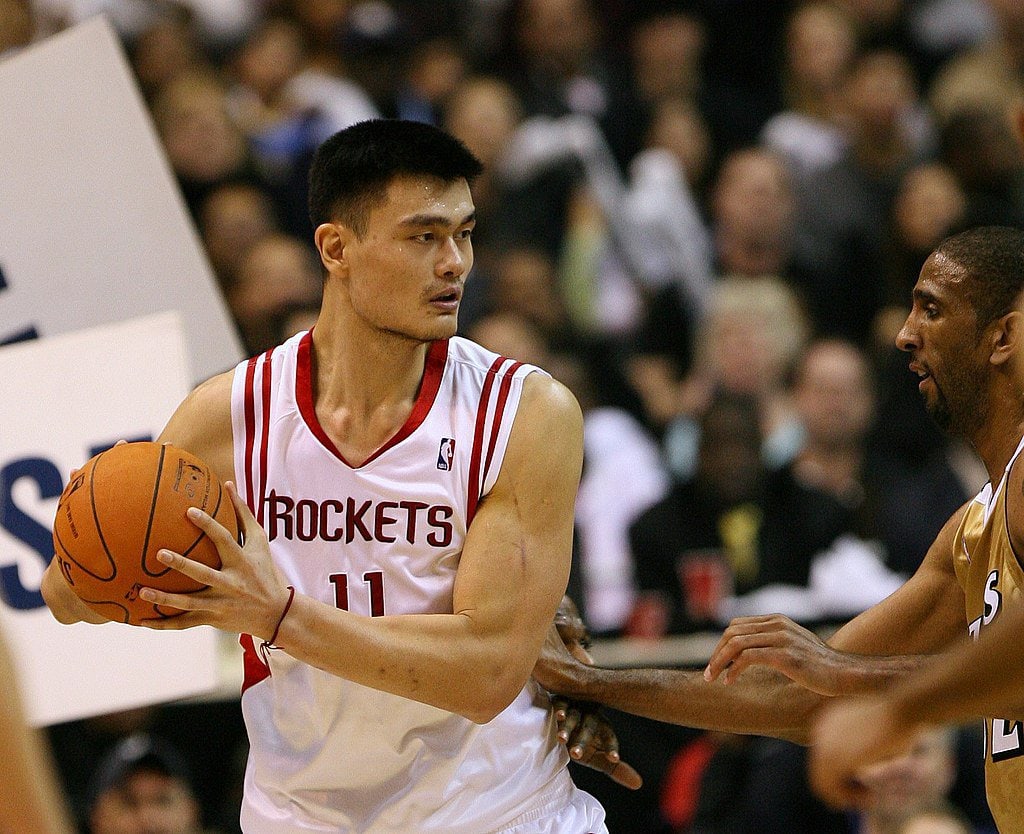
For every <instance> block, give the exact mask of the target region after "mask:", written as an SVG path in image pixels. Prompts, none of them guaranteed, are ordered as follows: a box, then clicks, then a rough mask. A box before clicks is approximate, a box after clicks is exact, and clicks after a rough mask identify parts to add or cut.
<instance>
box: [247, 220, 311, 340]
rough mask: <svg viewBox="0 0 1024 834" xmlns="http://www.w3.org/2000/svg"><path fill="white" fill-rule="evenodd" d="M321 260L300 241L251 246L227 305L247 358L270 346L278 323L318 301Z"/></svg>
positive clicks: (272, 239) (281, 238)
mask: <svg viewBox="0 0 1024 834" xmlns="http://www.w3.org/2000/svg"><path fill="white" fill-rule="evenodd" d="M321 285H322V280H321V277H320V269H319V261H317V260H316V257H315V255H314V254H313V252H312V250H311V249H310V248H309V247H308V246H307V245H306V244H305V243H304V242H303V241H301V240H298V239H296V238H293V237H290V236H288V235H280V234H274V235H268V236H266V237H264V238H263V239H261V240H260V241H259V242H258V243H256V244H254V245H253V246H252V248H251V249H250V250H249V251H248V253H247V254H246V255H245V257H244V258H242V260H241V262H240V263H239V266H238V275H237V280H236V282H235V284H234V285H233V286H232V288H231V289H230V291H229V292H228V306H229V307H230V309H231V312H232V315H233V316H234V318H235V321H236V322H237V324H238V330H239V333H240V334H241V336H242V342H243V344H244V345H245V347H246V350H247V351H248V352H249V354H250V355H252V356H255V355H256V354H259V353H262V352H263V351H265V350H268V349H270V348H272V347H274V346H275V345H276V344H277V343H278V341H279V336H280V333H281V327H282V320H283V318H284V317H285V316H287V315H290V314H291V312H292V310H293V309H294V308H295V306H296V305H302V304H306V303H313V302H316V301H318V300H319V298H320V293H321Z"/></svg>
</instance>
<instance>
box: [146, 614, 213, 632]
mask: <svg viewBox="0 0 1024 834" xmlns="http://www.w3.org/2000/svg"><path fill="white" fill-rule="evenodd" d="M139 625H140V626H143V627H144V628H151V629H154V630H155V631H183V630H184V629H186V628H192V627H193V626H197V625H205V622H204V621H203V620H201V619H199V616H198V615H196V614H179V615H176V616H174V617H150V618H147V619H144V620H139Z"/></svg>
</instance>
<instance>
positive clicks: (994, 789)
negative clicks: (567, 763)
mask: <svg viewBox="0 0 1024 834" xmlns="http://www.w3.org/2000/svg"><path fill="white" fill-rule="evenodd" d="M1022 289H1024V232H1021V231H1018V230H1015V229H1008V228H999V227H987V228H980V229H975V230H971V231H968V232H964V233H962V234H960V235H957V236H954V237H952V238H949V239H947V240H945V241H943V242H942V243H941V244H940V245H939V246H938V247H937V249H936V250H935V251H934V252H933V253H932V254H931V255H930V256H929V257H928V259H927V260H926V261H925V264H924V266H923V268H922V270H921V274H920V277H919V279H918V282H917V285H916V286H915V288H914V295H913V308H912V310H911V312H910V315H909V316H908V318H907V320H906V322H905V324H904V325H903V328H902V330H901V331H900V333H899V336H898V338H897V343H898V345H899V346H900V348H902V349H903V350H905V351H907V352H908V353H909V354H910V368H911V370H912V371H913V372H915V373H916V374H917V375H918V376H919V377H920V383H919V387H920V391H921V394H922V396H923V397H924V401H925V404H926V405H927V407H928V410H929V411H930V413H931V414H932V416H933V417H934V418H935V419H936V421H937V422H938V423H939V424H940V425H941V426H942V427H943V428H945V429H946V430H948V431H949V432H950V433H951V434H955V435H958V436H961V437H964V438H966V439H967V440H968V441H970V442H971V443H972V444H973V446H974V448H975V449H976V451H977V452H978V454H979V455H980V457H981V459H982V461H983V462H984V464H985V467H986V469H987V470H988V474H989V478H990V481H991V485H994V486H991V485H990V486H989V487H986V489H985V490H983V491H982V493H981V494H980V495H979V496H978V497H977V498H976V499H974V500H972V501H970V502H968V503H967V504H965V505H964V506H963V507H962V508H961V509H960V510H958V511H957V512H956V513H955V514H954V515H953V517H952V518H951V519H950V520H949V521H948V522H947V523H946V525H945V526H944V527H943V529H942V530H941V532H940V533H939V535H938V537H937V538H936V540H935V542H934V543H933V544H932V546H931V547H930V548H929V550H928V553H927V555H926V556H925V559H924V561H923V563H922V564H921V567H920V568H919V569H918V571H917V572H916V573H915V574H914V576H913V577H911V578H910V579H909V580H908V581H907V583H906V584H905V585H904V586H903V587H902V588H900V589H899V590H898V591H896V592H895V593H894V594H893V595H892V596H890V597H888V598H887V599H886V600H884V601H883V602H881V603H879V604H878V605H876V606H874V607H873V608H871V609H869V610H868V611H866V612H864V613H863V614H861V615H860V616H858V617H856V618H855V619H854V620H852V621H851V622H850V623H848V624H847V625H846V626H844V627H843V628H842V629H840V630H839V632H837V634H836V635H835V636H834V637H833V638H832V639H831V640H829V641H828V642H827V643H825V642H823V641H821V640H820V639H818V637H816V636H815V635H814V634H812V633H811V632H809V631H807V630H806V629H803V628H801V627H800V626H798V625H796V624H795V623H793V622H792V621H790V620H788V619H787V618H785V617H782V616H780V615H772V616H766V617H746V618H742V619H738V620H734V621H733V622H732V623H731V624H730V625H729V627H728V628H727V629H726V631H725V633H724V634H723V636H722V638H721V640H720V642H719V643H718V646H717V647H716V649H715V651H714V653H713V655H712V658H711V661H710V663H709V664H708V667H707V668H706V669H705V670H704V673H703V674H700V673H697V672H687V671H681V670H662V669H635V670H608V669H596V668H593V667H589V666H586V665H584V664H580V663H578V662H577V661H575V660H573V658H572V657H571V656H570V655H569V654H568V653H567V652H564V651H563V650H562V647H561V646H560V645H559V641H558V640H557V639H552V638H549V639H548V640H547V641H546V643H545V650H544V653H543V655H542V660H541V663H540V664H539V665H538V667H537V669H536V670H535V674H536V675H537V676H538V678H539V679H540V680H541V682H542V683H543V684H544V685H545V686H547V687H548V688H549V689H551V690H553V691H556V692H560V693H564V694H566V695H569V696H571V697H577V698H586V699H589V700H594V701H599V702H601V703H604V704H608V705H609V706H612V707H615V708H617V709H621V710H626V711H629V712H634V713H637V714H640V715H644V716H647V717H649V718H655V719H660V720H663V721H671V722H674V723H678V724H687V725H690V726H695V727H703V728H708V729H716V730H724V731H728V732H736V733H755V734H760V735H775V736H780V737H784V738H789V739H792V740H796V741H804V742H806V741H807V740H808V738H809V728H810V725H811V719H812V717H813V716H814V714H815V712H816V711H817V710H818V708H819V707H821V705H822V704H823V703H825V702H826V701H827V700H828V698H829V697H831V696H835V695H848V694H857V693H872V692H879V691H883V690H885V689H887V688H888V687H890V686H892V685H893V684H895V683H897V682H900V681H903V680H905V679H907V678H908V676H909V675H910V674H911V673H913V672H914V671H915V670H918V669H921V668H923V667H924V666H925V665H927V664H928V662H929V660H930V658H929V657H928V656H927V655H929V654H933V653H935V652H939V651H942V650H943V649H945V648H947V647H948V646H950V645H951V644H953V643H954V641H956V640H957V639H958V638H960V637H961V636H962V635H963V634H965V633H966V632H968V631H969V632H970V633H971V634H977V633H978V632H979V631H980V632H982V633H983V632H984V631H985V630H987V629H989V628H992V627H994V625H993V624H994V623H997V622H999V618H1000V617H1001V616H1002V615H1003V608H1004V606H1007V605H1009V606H1011V607H1012V605H1013V603H1010V600H1012V599H1013V598H1015V597H1017V596H1018V595H1019V594H1020V593H1022V592H1024V569H1022V566H1021V563H1020V561H1019V559H1018V557H1017V554H1021V553H1024V462H1020V461H1018V457H1019V456H1020V454H1021V451H1022V449H1024V439H1022V438H1024V382H1022V377H1021V374H1020V370H1021V368H1020V367H1019V365H1020V363H1021V359H1022V355H1024V314H1022V313H1021V312H1019V311H1018V305H1019V303H1020V301H1021V295H1022ZM965 612H966V616H965ZM1015 613H1016V612H1015ZM1018 616H1019V615H1018ZM1013 620H1014V622H1013V623H1012V626H1013V627H1014V633H1013V635H1012V637H1010V636H1009V635H1008V632H1009V627H1010V626H1011V623H1009V622H1008V623H1007V628H1004V629H1003V633H1004V635H1007V640H1010V641H1011V642H1013V643H1014V644H1017V645H1019V643H1020V630H1019V626H1020V625H1021V623H1022V621H1021V620H1019V619H1017V617H1016V616H1015V617H1013ZM1004 656H1005V655H1004ZM1019 669H1020V667H1019V666H1016V667H1015V669H1014V672H1013V674H1017V675H1019ZM741 673H742V675H741ZM997 703H998V705H999V706H1000V707H1001V708H1002V709H1001V711H999V712H995V713H990V714H995V715H998V716H999V718H995V719H989V720H987V721H986V736H987V741H986V779H987V789H988V797H989V805H990V807H991V809H992V813H993V816H994V817H995V819H996V822H997V824H998V825H999V829H1000V831H1002V832H1003V834H1020V833H1021V832H1024V791H1021V790H1020V787H1021V785H1022V784H1024V781H1022V780H1024V730H1022V726H1024V725H1022V724H1021V723H1019V721H1020V719H1024V709H1022V708H1021V706H1020V705H1021V704H1024V698H1019V697H1018V698H1015V699H1001V700H999V701H998V702H995V701H993V702H992V704H997ZM985 706H989V704H985ZM903 714H904V713H900V714H898V715H897V716H896V718H899V717H902V715H903ZM933 717H935V718H940V717H943V716H942V714H941V710H939V711H937V713H936V714H935V715H934V716H933ZM946 717H948V714H947V716H946ZM893 725H894V721H892V720H889V721H886V723H885V724H884V725H879V727H877V728H872V730H871V731H870V732H871V733H872V735H871V736H870V737H871V738H872V739H874V738H876V736H875V735H874V733H875V732H878V733H879V734H884V733H885V732H886V731H887V730H889V729H892V728H893ZM839 726H841V727H843V728H844V729H846V730H850V729H851V727H853V726H855V727H856V730H855V732H862V731H863V728H864V726H865V722H864V721H859V722H852V721H851V722H846V723H840V724H837V725H826V732H827V731H828V729H829V728H831V729H832V731H833V732H835V731H836V729H837V727H839ZM860 742H861V739H860V738H858V737H857V736H856V735H853V736H851V734H850V733H849V732H842V733H841V734H837V735H834V737H830V738H829V741H828V744H829V750H830V751H835V750H836V749H837V748H839V747H842V746H844V745H852V746H853V749H854V750H856V749H858V748H857V745H858V744H859V743H860ZM571 743H576V744H581V743H586V739H579V738H577V739H575V740H574V741H573V742H571ZM849 772H850V771H849V769H848V768H845V767H844V768H843V770H842V775H848V773H849Z"/></svg>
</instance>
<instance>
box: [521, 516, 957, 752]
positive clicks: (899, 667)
mask: <svg viewBox="0 0 1024 834" xmlns="http://www.w3.org/2000/svg"><path fill="white" fill-rule="evenodd" d="M962 515H963V509H961V510H960V511H958V512H957V513H955V514H954V516H953V517H952V518H951V519H950V520H949V521H948V522H947V523H946V525H945V527H943V529H942V531H941V532H940V533H939V536H938V537H937V538H936V540H935V542H934V543H933V544H932V546H931V547H930V548H929V550H928V554H927V556H926V557H925V560H924V562H923V563H922V565H921V567H920V568H919V569H918V571H917V572H916V573H915V574H914V576H913V577H911V578H910V580H908V581H907V582H906V583H905V584H904V585H903V587H902V588H900V589H899V590H898V591H896V593H894V594H892V595H891V596H890V597H888V598H887V599H885V600H883V601H882V602H880V603H879V604H878V605H876V606H874V607H873V608H871V609H869V610H868V611H865V612H864V613H863V614H861V615H860V616H858V617H856V618H855V619H854V620H852V621H850V622H849V623H848V624H847V625H846V626H844V627H843V628H842V629H840V630H839V631H838V632H837V633H836V634H835V635H834V637H833V638H832V639H831V640H829V641H828V642H827V643H826V642H823V641H822V640H820V639H819V638H818V637H816V636H815V635H813V634H812V633H811V632H808V631H807V630H806V629H802V628H801V627H800V626H797V625H796V624H795V623H792V622H791V621H789V620H786V619H785V618H781V617H773V618H763V619H765V620H768V619H770V620H771V622H770V624H768V625H765V624H764V623H762V624H761V625H759V626H757V627H755V628H753V629H751V628H749V627H748V626H750V625H751V623H750V622H748V621H749V620H757V619H762V618H744V620H743V621H741V622H740V623H739V627H737V628H734V626H736V625H737V623H735V622H734V623H733V624H732V625H730V627H729V629H727V630H726V632H725V634H724V635H723V638H722V641H721V642H720V644H719V646H718V648H717V649H716V651H715V653H714V655H713V657H712V661H711V664H709V669H708V670H706V671H705V672H704V673H703V674H702V673H700V672H695V671H687V670H679V669H601V668H597V667H592V666H585V665H584V664H582V663H579V662H578V661H576V660H575V659H574V658H572V657H571V656H570V655H569V654H568V653H567V652H565V651H564V650H563V649H562V647H561V645H560V644H559V641H557V640H553V639H551V638H550V637H549V639H548V641H547V642H546V643H545V647H544V651H543V653H542V655H541V660H540V662H539V663H538V666H537V669H536V670H535V675H536V677H537V679H538V680H539V681H540V682H541V683H542V684H543V685H544V686H545V687H546V688H547V689H549V690H551V691H553V692H559V693H562V694H565V695H568V696H570V697H573V698H581V699H586V700H592V701H598V702H600V703H603V704H606V705H607V706H610V707H613V708H615V709H619V710H622V711H624V712H630V713H634V714H637V715H642V716H644V717H647V718H653V719H656V720H659V721H666V722H670V723H673V724H682V725H686V726H690V727H698V728H702V729H709V730H720V731H725V732H732V733H749V734H756V735H769V736H777V737H780V738H787V739H790V740H793V741H798V742H802V743H806V742H807V740H808V737H809V726H810V720H811V718H812V716H813V715H814V713H815V712H816V711H817V709H818V708H819V707H820V706H821V704H823V703H824V702H825V701H826V700H827V699H828V697H829V695H832V694H852V693H855V692H870V691H874V690H877V689H879V688H881V687H882V686H884V685H886V684H887V683H888V682H892V681H894V680H896V679H901V678H902V677H904V676H905V675H907V674H909V672H911V671H913V670H914V669H917V668H919V667H920V666H921V665H922V664H923V663H924V662H925V658H924V655H925V654H926V653H931V652H936V651H939V650H940V649H942V648H944V647H945V646H947V645H948V644H949V643H950V642H951V641H953V640H954V639H955V638H956V636H957V635H959V634H961V633H962V632H963V630H964V626H965V622H964V599H963V593H962V591H961V589H960V586H959V584H958V583H957V581H956V576H955V574H954V572H953V559H952V543H953V536H954V534H955V532H956V529H957V527H958V526H959V523H960V519H961V518H962ZM755 650H757V651H756V652H755ZM748 651H750V652H752V654H749V655H747V657H746V658H745V660H744V665H743V669H745V671H744V673H743V675H742V676H740V677H738V678H737V677H736V676H735V675H733V676H730V677H729V678H728V682H726V680H725V677H724V676H722V675H720V673H721V672H722V671H723V670H725V669H726V667H727V666H728V663H729V662H738V661H739V659H741V658H742V657H743V653H744V652H748ZM741 671H742V670H741Z"/></svg>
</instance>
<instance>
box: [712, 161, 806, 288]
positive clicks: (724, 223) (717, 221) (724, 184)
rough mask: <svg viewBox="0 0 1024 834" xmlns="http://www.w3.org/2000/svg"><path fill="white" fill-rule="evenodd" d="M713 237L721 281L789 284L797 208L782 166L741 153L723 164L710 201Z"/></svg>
mask: <svg viewBox="0 0 1024 834" xmlns="http://www.w3.org/2000/svg"><path fill="white" fill-rule="evenodd" d="M710 210H711V211H710V213H711V231H712V235H713V236H714V248H715V259H716V262H717V269H718V273H719V275H741V276H746V277H750V278H760V277H762V276H766V275H776V276H779V277H783V278H787V279H791V278H793V277H796V276H798V275H799V274H800V267H799V266H798V264H797V263H796V262H795V260H794V254H795V253H794V249H793V245H794V221H795V218H796V203H795V196H794V193H793V185H792V181H791V179H790V175H789V171H788V169H787V167H786V163H785V160H784V158H783V157H782V156H780V155H779V154H777V153H775V152H773V151H769V150H765V149H761V148H745V149H743V150H738V151H735V152H733V153H731V154H730V155H729V156H728V157H726V159H725V161H724V162H723V163H722V167H721V169H720V170H719V172H718V177H717V178H716V180H715V183H714V186H713V189H712V193H711V200H710Z"/></svg>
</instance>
